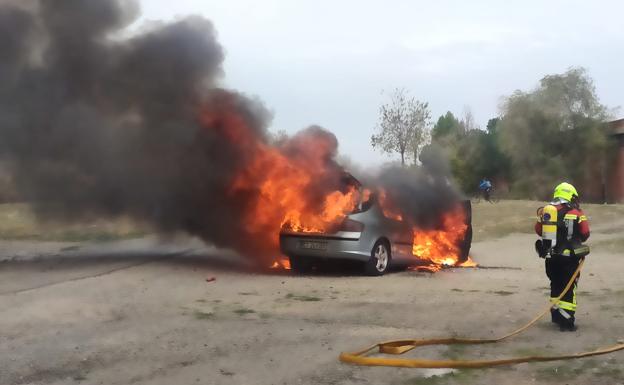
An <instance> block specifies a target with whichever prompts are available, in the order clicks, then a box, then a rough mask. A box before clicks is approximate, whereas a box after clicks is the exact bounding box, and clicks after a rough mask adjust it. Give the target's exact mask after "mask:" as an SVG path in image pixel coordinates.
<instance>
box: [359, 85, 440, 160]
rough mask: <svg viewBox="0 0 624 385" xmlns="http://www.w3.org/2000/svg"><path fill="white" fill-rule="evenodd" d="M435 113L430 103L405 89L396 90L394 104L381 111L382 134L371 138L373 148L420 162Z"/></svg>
mask: <svg viewBox="0 0 624 385" xmlns="http://www.w3.org/2000/svg"><path fill="white" fill-rule="evenodd" d="M430 120H431V113H430V111H429V104H428V103H425V102H421V101H418V100H416V99H415V98H413V97H410V96H409V95H408V94H407V92H406V91H405V90H404V89H395V90H394V92H393V93H392V94H391V96H390V102H388V103H386V104H383V105H382V106H381V107H380V108H379V122H378V125H377V126H378V127H377V128H378V132H377V133H376V134H374V135H372V136H371V144H372V146H373V148H375V149H379V150H381V151H382V152H385V153H388V154H393V153H398V154H400V155H401V165H403V166H404V165H405V160H406V158H412V159H413V160H414V162H416V161H417V159H418V155H419V154H420V151H421V149H422V147H423V145H425V144H426V143H427V142H428V140H429V126H430Z"/></svg>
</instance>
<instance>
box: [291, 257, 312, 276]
mask: <svg viewBox="0 0 624 385" xmlns="http://www.w3.org/2000/svg"><path fill="white" fill-rule="evenodd" d="M288 259H289V260H290V268H291V269H292V271H293V272H295V273H297V274H306V273H309V272H310V271H312V266H313V263H312V262H313V261H312V260H311V259H310V258H306V257H302V256H299V255H291V256H289V257H288Z"/></svg>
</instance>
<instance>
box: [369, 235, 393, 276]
mask: <svg viewBox="0 0 624 385" xmlns="http://www.w3.org/2000/svg"><path fill="white" fill-rule="evenodd" d="M390 259H391V257H390V247H389V246H388V244H387V243H386V242H383V241H377V243H375V246H373V250H371V257H370V259H369V260H368V262H366V274H368V275H373V276H379V275H384V273H385V272H386V271H388V268H389V267H390Z"/></svg>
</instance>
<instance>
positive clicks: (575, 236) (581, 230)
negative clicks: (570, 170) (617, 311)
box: [535, 183, 589, 331]
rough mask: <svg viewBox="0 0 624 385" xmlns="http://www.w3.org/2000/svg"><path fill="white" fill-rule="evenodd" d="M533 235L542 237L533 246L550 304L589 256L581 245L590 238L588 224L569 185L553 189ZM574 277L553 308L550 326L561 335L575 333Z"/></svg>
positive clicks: (577, 198) (540, 213)
mask: <svg viewBox="0 0 624 385" xmlns="http://www.w3.org/2000/svg"><path fill="white" fill-rule="evenodd" d="M535 232H536V233H537V235H539V236H540V237H541V239H540V240H538V241H537V242H536V244H535V249H536V250H537V252H538V254H539V256H540V257H542V258H545V259H546V262H545V265H546V275H547V276H548V279H549V280H550V298H551V300H553V299H555V298H557V297H559V296H560V295H561V293H562V292H563V289H565V287H566V285H567V284H568V282H569V281H570V279H571V278H572V275H573V274H574V272H575V271H576V269H577V268H578V265H579V263H580V261H581V260H583V259H584V258H585V256H587V255H588V254H589V247H587V246H585V245H583V244H582V242H585V241H586V240H587V238H589V221H588V220H587V217H586V216H585V214H584V213H583V210H581V208H580V206H579V196H578V193H577V192H576V188H574V186H572V185H571V184H569V183H561V184H560V185H558V186H557V187H555V192H554V194H553V201H552V202H550V204H549V205H546V206H544V207H542V208H540V209H539V210H538V222H537V223H536V224H535ZM578 280H579V276H577V277H576V279H575V280H574V283H573V284H572V286H571V287H570V289H569V290H568V291H567V292H566V293H565V294H564V295H563V297H561V299H560V300H559V301H558V302H557V303H554V304H553V307H552V309H551V311H550V314H551V319H552V322H553V323H555V324H557V325H558V326H559V330H561V331H575V330H576V328H577V327H576V325H575V323H574V322H575V319H576V318H575V316H574V314H575V313H576V293H577V291H576V285H577V283H578Z"/></svg>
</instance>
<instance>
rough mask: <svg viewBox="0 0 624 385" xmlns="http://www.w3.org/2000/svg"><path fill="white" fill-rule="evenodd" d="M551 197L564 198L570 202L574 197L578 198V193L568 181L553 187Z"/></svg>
mask: <svg viewBox="0 0 624 385" xmlns="http://www.w3.org/2000/svg"><path fill="white" fill-rule="evenodd" d="M553 198H555V199H557V198H559V199H564V200H566V201H568V202H572V201H573V200H574V199H578V193H577V192H576V189H575V188H574V186H572V185H571V184H570V183H566V182H563V183H560V184H559V185H558V186H557V187H555V193H554V194H553Z"/></svg>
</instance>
